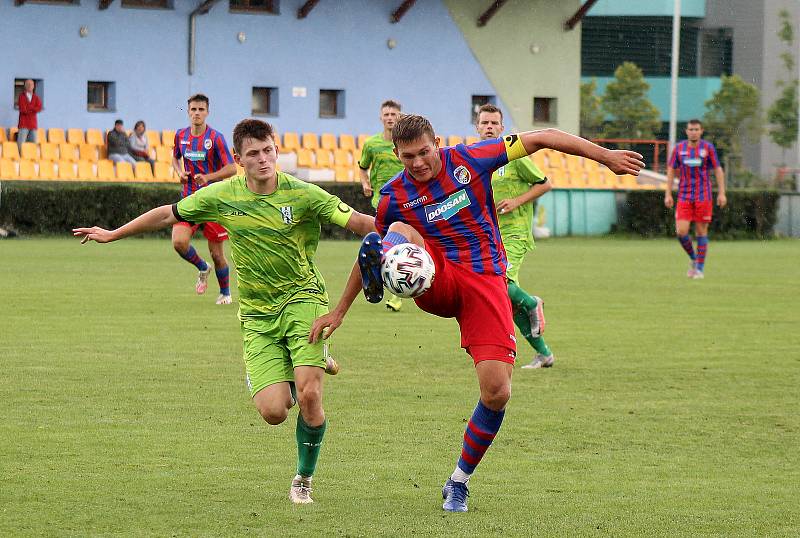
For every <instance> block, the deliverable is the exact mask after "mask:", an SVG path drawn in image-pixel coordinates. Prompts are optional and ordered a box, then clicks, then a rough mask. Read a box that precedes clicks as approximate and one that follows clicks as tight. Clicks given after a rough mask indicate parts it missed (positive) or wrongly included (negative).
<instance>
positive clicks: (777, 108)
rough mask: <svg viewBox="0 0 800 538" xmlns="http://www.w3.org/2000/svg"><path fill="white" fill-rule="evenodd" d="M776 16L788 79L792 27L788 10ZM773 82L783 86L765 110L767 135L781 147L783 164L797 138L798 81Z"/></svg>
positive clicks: (792, 64) (791, 63)
mask: <svg viewBox="0 0 800 538" xmlns="http://www.w3.org/2000/svg"><path fill="white" fill-rule="evenodd" d="M778 17H780V19H781V22H780V29H779V30H778V39H780V40H781V41H783V42H784V43H785V44H786V47H787V49H788V50H787V51H785V52H784V53H783V54H781V60H783V66H784V67H785V68H786V73H787V75H788V77H789V79H791V77H792V75H793V74H794V56H792V53H791V52H790V51H791V50H792V48H793V47H792V45H793V43H794V29H793V28H792V21H791V18H790V16H789V12H788V11H786V10H785V9H784V10H782V11H781V12H780V13H779V14H778ZM775 84H776V86H777V87H778V88H781V87H783V91H781V94H780V96H779V97H778V98H777V99H776V100H775V102H774V103H772V106H770V107H769V109H768V110H767V121H768V122H769V123H770V124H771V125H772V128H771V129H770V130H769V136H770V138H772V141H773V142H775V143H776V144H777V145H778V146H780V147H781V148H782V149H783V159H782V160H783V164H785V163H786V150H787V149H789V148H790V147H792V144H794V142H795V140H797V92H798V82H797V79H794V80H789V81H785V80H778V81H776V83H775Z"/></svg>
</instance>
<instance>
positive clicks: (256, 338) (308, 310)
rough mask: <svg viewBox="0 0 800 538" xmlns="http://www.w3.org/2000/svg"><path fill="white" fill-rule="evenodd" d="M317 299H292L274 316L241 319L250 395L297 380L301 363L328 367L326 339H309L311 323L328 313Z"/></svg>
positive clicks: (302, 364)
mask: <svg viewBox="0 0 800 538" xmlns="http://www.w3.org/2000/svg"><path fill="white" fill-rule="evenodd" d="M327 313H328V307H327V306H324V305H321V304H316V303H290V304H288V305H286V307H284V309H283V310H282V311H281V313H280V314H278V315H276V316H274V317H264V318H249V319H244V320H242V340H243V347H244V364H245V368H246V371H247V387H248V388H249V389H250V396H255V394H256V393H257V392H258V391H260V390H261V389H263V388H264V387H268V386H269V385H274V384H275V383H281V382H283V381H294V369H295V368H296V367H298V366H318V367H319V368H325V359H326V357H327V356H328V344H327V342H325V343H323V341H319V342H317V343H316V344H310V343H309V342H308V334H309V333H310V332H311V324H312V323H313V322H314V320H315V319H317V318H318V317H320V316H322V315H324V314H327Z"/></svg>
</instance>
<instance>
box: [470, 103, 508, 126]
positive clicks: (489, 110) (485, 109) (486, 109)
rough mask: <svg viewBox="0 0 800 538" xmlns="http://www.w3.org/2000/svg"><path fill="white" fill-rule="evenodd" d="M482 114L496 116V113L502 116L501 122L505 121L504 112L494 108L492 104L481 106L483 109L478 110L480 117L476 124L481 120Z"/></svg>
mask: <svg viewBox="0 0 800 538" xmlns="http://www.w3.org/2000/svg"><path fill="white" fill-rule="evenodd" d="M481 112H487V113H489V114H495V113H496V114H500V121H503V111H502V110H500V109H499V108H497V107H496V106H494V105H493V104H492V103H486V104H485V105H481V107H480V108H479V109H478V116H477V118H475V121H476V122H477V120H478V119H480V117H481Z"/></svg>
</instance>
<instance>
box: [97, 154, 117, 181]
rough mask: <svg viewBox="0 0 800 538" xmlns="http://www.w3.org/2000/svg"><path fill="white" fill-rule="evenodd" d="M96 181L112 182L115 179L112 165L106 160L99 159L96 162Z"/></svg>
mask: <svg viewBox="0 0 800 538" xmlns="http://www.w3.org/2000/svg"><path fill="white" fill-rule="evenodd" d="M97 179H101V180H104V181H113V180H114V179H116V175H115V174H114V163H113V162H112V161H109V160H108V159H100V160H99V161H97Z"/></svg>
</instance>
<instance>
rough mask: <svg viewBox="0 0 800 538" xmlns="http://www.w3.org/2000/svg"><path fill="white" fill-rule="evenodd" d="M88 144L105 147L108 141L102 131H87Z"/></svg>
mask: <svg viewBox="0 0 800 538" xmlns="http://www.w3.org/2000/svg"><path fill="white" fill-rule="evenodd" d="M86 143H87V144H92V145H95V146H105V145H106V139H105V136H104V135H103V131H101V130H100V129H86Z"/></svg>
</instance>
